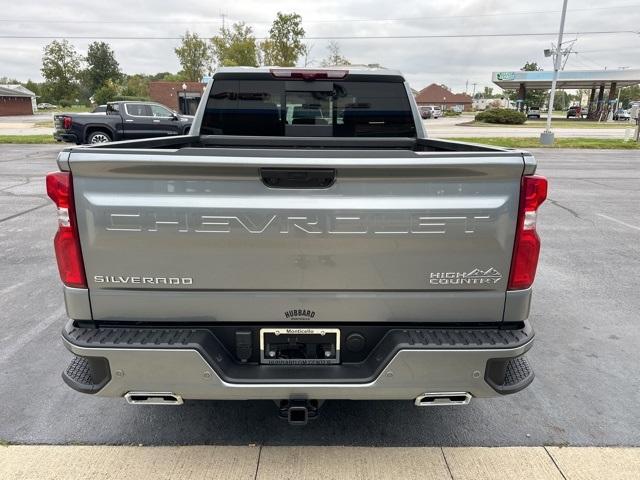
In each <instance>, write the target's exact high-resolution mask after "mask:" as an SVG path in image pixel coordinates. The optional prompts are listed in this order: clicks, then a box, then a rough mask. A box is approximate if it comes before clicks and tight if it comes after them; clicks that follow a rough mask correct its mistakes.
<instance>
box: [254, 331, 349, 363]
mask: <svg viewBox="0 0 640 480" xmlns="http://www.w3.org/2000/svg"><path fill="white" fill-rule="evenodd" d="M281 335H282V336H283V337H282V338H283V340H284V339H285V338H290V337H295V338H296V339H299V340H302V342H303V344H305V345H306V343H304V340H305V337H307V338H306V340H309V341H310V342H307V343H309V344H311V345H316V346H317V345H318V344H319V342H318V340H323V341H322V344H332V345H333V349H332V351H331V356H330V357H328V358H282V357H279V358H270V356H269V352H266V351H265V347H266V345H267V343H268V342H269V341H270V339H272V338H274V337H276V338H277V337H279V336H281ZM325 337H326V339H325ZM259 338H260V363H261V364H264V365H336V364H339V363H340V329H339V328H304V327H301V328H294V327H276V328H261V329H260V333H259Z"/></svg>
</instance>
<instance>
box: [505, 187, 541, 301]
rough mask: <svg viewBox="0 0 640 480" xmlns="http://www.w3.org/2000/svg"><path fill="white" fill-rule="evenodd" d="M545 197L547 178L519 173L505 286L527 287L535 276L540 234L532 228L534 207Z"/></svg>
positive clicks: (534, 216) (534, 218)
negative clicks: (509, 262) (514, 219)
mask: <svg viewBox="0 0 640 480" xmlns="http://www.w3.org/2000/svg"><path fill="white" fill-rule="evenodd" d="M546 198H547V179H546V178H544V177H541V176H539V175H528V176H524V177H522V182H521V184H520V205H519V208H518V222H517V227H516V237H515V241H514V245H513V258H512V259H511V273H510V275H509V285H508V289H509V290H522V289H525V288H529V287H530V286H531V285H532V284H533V280H534V279H535V277H536V269H537V267H538V256H539V254H540V237H538V233H537V232H536V217H537V215H538V207H540V205H542V202H544V201H545V199H546Z"/></svg>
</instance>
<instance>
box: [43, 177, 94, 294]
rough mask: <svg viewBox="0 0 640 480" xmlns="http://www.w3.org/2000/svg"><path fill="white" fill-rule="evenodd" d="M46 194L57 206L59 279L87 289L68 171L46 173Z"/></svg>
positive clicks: (72, 285)
mask: <svg viewBox="0 0 640 480" xmlns="http://www.w3.org/2000/svg"><path fill="white" fill-rule="evenodd" d="M47 195H49V198H51V200H53V202H54V203H55V204H56V207H57V209H58V231H57V232H56V235H55V237H54V239H53V246H54V250H55V252H56V260H57V262H58V271H59V272H60V278H61V279H62V282H63V283H64V284H65V285H67V286H68V287H75V288H87V280H86V277H85V274H84V264H83V262H82V251H81V249H80V238H79V236H78V225H77V223H76V212H75V205H74V203H73V181H72V178H71V173H69V172H53V173H49V174H48V175H47Z"/></svg>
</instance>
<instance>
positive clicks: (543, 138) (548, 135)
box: [540, 0, 568, 145]
mask: <svg viewBox="0 0 640 480" xmlns="http://www.w3.org/2000/svg"><path fill="white" fill-rule="evenodd" d="M567 2H568V0H564V1H563V2H562V15H561V16H560V31H559V32H558V46H557V47H556V52H555V57H554V59H553V60H554V61H553V80H552V81H551V94H550V95H549V110H548V112H547V129H546V130H545V131H544V132H542V134H541V135H540V143H542V144H543V145H552V144H553V132H552V131H551V115H552V114H553V101H554V100H555V97H556V84H557V83H558V70H560V65H561V62H562V35H563V34H564V20H565V18H566V16H567Z"/></svg>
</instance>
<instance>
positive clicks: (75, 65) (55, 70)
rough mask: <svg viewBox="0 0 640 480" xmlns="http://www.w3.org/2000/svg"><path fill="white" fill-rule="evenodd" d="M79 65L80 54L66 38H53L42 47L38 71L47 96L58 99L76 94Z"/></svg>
mask: <svg viewBox="0 0 640 480" xmlns="http://www.w3.org/2000/svg"><path fill="white" fill-rule="evenodd" d="M80 65H81V60H80V56H79V55H78V53H77V52H76V49H75V48H74V47H73V45H71V44H70V43H69V41H68V40H62V41H58V40H54V41H53V42H51V43H50V44H49V45H47V46H46V47H44V54H43V56H42V68H41V69H40V71H41V72H42V76H43V77H44V79H45V92H46V94H47V95H48V96H49V98H51V99H54V100H56V101H58V100H61V99H71V98H74V97H75V96H76V95H77V93H78V82H77V79H78V74H79V72H80Z"/></svg>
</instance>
